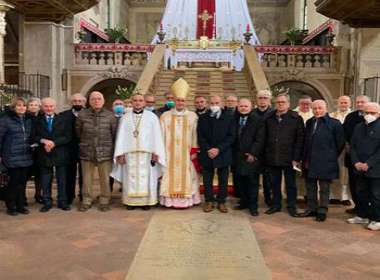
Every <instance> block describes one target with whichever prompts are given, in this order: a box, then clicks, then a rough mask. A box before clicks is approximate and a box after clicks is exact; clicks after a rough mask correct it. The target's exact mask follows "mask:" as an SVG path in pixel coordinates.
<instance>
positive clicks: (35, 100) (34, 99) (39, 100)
mask: <svg viewBox="0 0 380 280" xmlns="http://www.w3.org/2000/svg"><path fill="white" fill-rule="evenodd" d="M32 102H37V103H38V105H39V106H41V99H39V98H38V97H30V98H29V99H28V101H27V102H26V106H28V105H29V103H32Z"/></svg>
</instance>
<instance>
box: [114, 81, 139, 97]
mask: <svg viewBox="0 0 380 280" xmlns="http://www.w3.org/2000/svg"><path fill="white" fill-rule="evenodd" d="M135 87H136V85H135V84H131V85H129V86H127V87H121V86H120V85H118V86H117V88H116V92H115V93H116V95H117V96H119V98H120V99H122V100H125V99H129V98H131V96H132V94H133V92H134V90H135Z"/></svg>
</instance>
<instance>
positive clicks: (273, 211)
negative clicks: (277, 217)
mask: <svg viewBox="0 0 380 280" xmlns="http://www.w3.org/2000/svg"><path fill="white" fill-rule="evenodd" d="M277 212H281V209H279V208H275V207H272V208H269V209H268V210H267V211H265V214H267V215H272V214H274V213H277Z"/></svg>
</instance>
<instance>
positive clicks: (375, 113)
mask: <svg viewBox="0 0 380 280" xmlns="http://www.w3.org/2000/svg"><path fill="white" fill-rule="evenodd" d="M377 114H379V113H378V112H364V115H372V116H375V115H377Z"/></svg>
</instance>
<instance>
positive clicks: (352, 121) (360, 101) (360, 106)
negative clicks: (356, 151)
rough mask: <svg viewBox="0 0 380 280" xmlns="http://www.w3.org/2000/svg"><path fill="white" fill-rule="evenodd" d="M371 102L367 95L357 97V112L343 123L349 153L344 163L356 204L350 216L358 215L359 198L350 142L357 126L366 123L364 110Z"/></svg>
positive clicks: (351, 114)
mask: <svg viewBox="0 0 380 280" xmlns="http://www.w3.org/2000/svg"><path fill="white" fill-rule="evenodd" d="M369 101H370V100H369V97H368V96H365V95H359V96H357V97H356V111H354V112H352V113H350V114H348V115H347V117H346V118H345V120H344V123H343V128H344V134H345V136H346V143H347V149H346V151H347V153H346V156H345V159H344V161H345V166H346V167H347V169H348V184H349V185H350V192H351V197H352V201H353V202H354V204H355V207H354V208H352V209H348V210H346V212H347V213H349V214H355V213H356V204H357V203H358V196H357V191H356V177H357V174H356V172H355V168H354V166H353V164H352V161H351V157H350V142H351V137H352V134H353V132H354V129H355V127H356V125H357V124H359V123H363V122H364V114H363V110H364V107H365V105H366V104H367V103H368V102H369Z"/></svg>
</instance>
